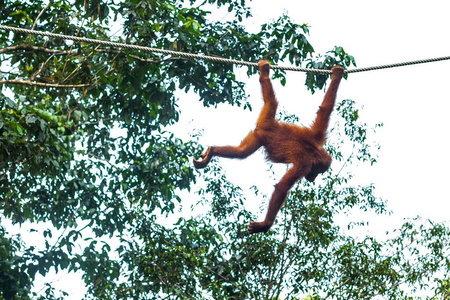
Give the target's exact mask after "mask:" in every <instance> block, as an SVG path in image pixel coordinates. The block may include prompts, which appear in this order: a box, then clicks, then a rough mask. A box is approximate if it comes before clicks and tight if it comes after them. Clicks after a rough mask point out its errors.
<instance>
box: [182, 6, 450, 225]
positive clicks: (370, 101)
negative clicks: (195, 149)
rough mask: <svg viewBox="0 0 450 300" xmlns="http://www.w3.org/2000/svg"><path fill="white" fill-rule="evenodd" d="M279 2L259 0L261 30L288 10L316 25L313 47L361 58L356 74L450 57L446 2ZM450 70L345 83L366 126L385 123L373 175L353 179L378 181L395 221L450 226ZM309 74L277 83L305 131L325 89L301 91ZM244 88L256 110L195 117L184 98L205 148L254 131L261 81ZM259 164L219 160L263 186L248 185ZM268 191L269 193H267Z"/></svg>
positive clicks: (387, 73)
mask: <svg viewBox="0 0 450 300" xmlns="http://www.w3.org/2000/svg"><path fill="white" fill-rule="evenodd" d="M273 3H274V2H273V1H270V2H269V1H265V0H264V1H254V2H253V4H252V5H253V9H252V12H253V15H254V22H255V23H254V24H253V25H254V26H258V25H259V23H263V22H267V21H270V20H274V19H277V18H278V17H279V16H280V15H281V14H282V13H283V12H286V13H288V15H289V16H290V17H291V18H292V20H293V21H294V22H297V23H307V24H308V25H309V26H310V37H309V40H310V42H311V44H312V45H313V46H314V47H315V50H316V52H317V53H325V52H326V51H329V50H331V49H333V47H334V46H335V45H336V46H342V47H344V49H345V50H346V51H347V52H348V53H349V54H351V55H353V56H354V57H355V59H356V61H357V64H358V67H369V66H375V65H382V64H390V63H397V62H405V61H411V60H418V59H424V58H434V57H441V56H450V40H449V39H448V37H447V36H448V31H449V29H450V18H449V17H448V11H449V8H450V2H448V1H434V0H431V1H426V2H425V1H392V0H382V1H376V2H374V1H371V2H368V1H331V0H329V1H288V0H278V1H276V2H275V3H276V4H277V5H276V7H274V6H273ZM265 4H267V5H265ZM219 19H220V18H219ZM449 68H450V61H443V62H435V63H428V64H422V65H414V66H407V67H400V68H394V69H386V70H379V71H370V72H364V73H355V74H350V75H349V78H348V80H346V81H343V82H341V86H340V89H339V92H338V101H339V100H340V99H352V100H354V101H356V105H357V106H358V107H360V106H364V109H363V110H362V119H361V121H363V122H367V123H368V124H375V123H379V122H382V123H384V127H383V128H381V129H379V130H378V134H377V135H376V136H375V138H376V140H378V141H379V143H380V145H381V147H382V148H381V151H380V152H379V160H378V161H379V163H378V164H376V165H375V167H373V168H371V169H370V172H364V173H363V174H358V173H356V176H360V177H363V178H361V180H363V181H364V180H365V181H368V182H374V183H375V186H376V193H377V195H378V196H380V197H382V198H385V199H388V200H389V209H391V210H393V211H394V213H395V214H396V216H397V217H400V218H403V217H414V216H416V215H421V216H423V217H426V218H432V219H433V220H436V221H437V220H447V219H448V218H447V211H446V209H445V208H446V207H447V206H448V203H449V200H450V197H449V195H448V193H447V190H446V184H447V183H448V182H449V181H450V175H449V173H448V169H449V166H450V161H449V160H448V159H447V157H446V155H447V152H448V151H447V149H446V148H447V146H448V144H449V143H448V139H447V135H448V131H449V129H450V122H448V120H447V119H448V118H447V114H448V113H447V110H448V109H450V96H449V94H448V93H446V92H445V89H446V86H447V85H448V84H449V79H450V78H449V75H448V74H449V73H450V72H449V71H448V69H449ZM237 75H238V78H239V77H240V78H241V79H242V80H245V78H246V75H245V70H242V71H240V73H238V74H237ZM304 76H305V75H304V74H303V73H295V72H288V73H287V82H288V84H287V85H286V87H282V86H281V85H279V84H275V91H276V93H277V97H278V100H279V102H280V106H282V107H283V108H284V109H286V110H287V111H288V112H289V113H295V114H297V115H299V116H300V120H301V121H302V123H303V124H309V123H310V120H311V119H312V118H313V117H314V116H315V112H316V110H317V107H318V105H319V104H320V102H321V101H322V98H323V92H322V91H319V92H316V94H315V95H313V96H312V95H311V94H310V93H309V92H308V91H307V90H306V86H304V85H303V83H304ZM299 89H300V90H299ZM246 90H247V91H248V93H249V94H250V95H251V97H250V101H251V104H252V106H253V108H254V109H253V111H252V112H242V109H241V108H229V107H227V106H226V105H221V106H219V108H218V109H214V108H209V109H207V110H206V111H199V112H197V113H195V114H194V115H190V113H189V109H188V107H187V106H185V105H189V106H190V107H192V105H195V106H197V103H192V102H191V101H189V104H185V103H186V102H185V101H180V108H181V110H182V119H181V121H182V122H185V121H186V120H189V119H192V121H193V124H194V125H193V126H194V127H195V128H198V127H199V126H201V125H198V124H204V126H205V127H204V128H205V129H204V134H203V137H202V138H201V140H200V141H201V143H202V144H204V145H205V146H207V145H223V144H231V145H236V144H238V143H239V142H240V140H241V139H242V138H243V137H244V136H245V135H246V134H247V133H248V132H249V131H250V130H251V129H253V127H254V124H255V120H256V118H257V116H258V113H259V109H260V107H261V104H262V101H261V96H260V89H259V86H258V81H257V79H256V78H253V80H252V79H250V81H249V84H247V86H246ZM199 108H200V106H199ZM230 118H232V119H234V121H233V123H234V124H233V125H234V126H233V127H232V128H228V127H227V128H225V126H224V124H225V123H226V122H227V120H228V119H230ZM185 128H186V127H185ZM261 159H262V158H261V157H258V158H249V159H247V161H248V160H250V162H247V161H246V162H231V163H229V162H226V163H225V159H222V160H221V164H222V161H223V165H227V166H228V165H230V164H231V166H230V167H229V168H227V169H226V170H227V172H228V176H233V173H234V171H233V169H236V171H235V172H236V176H238V175H241V176H242V177H243V179H242V180H244V181H245V180H246V179H247V180H249V181H250V182H249V185H252V184H255V185H257V186H258V180H251V178H252V177H253V176H254V175H255V174H259V172H260V170H257V171H254V170H252V169H251V168H253V167H254V166H255V165H256V168H258V162H259V164H261V163H260V162H261ZM262 168H265V166H262ZM239 178H240V177H239ZM244 183H245V182H244ZM258 187H259V186H258ZM270 188H272V187H270ZM267 192H268V193H271V191H270V189H269V190H268V191H267Z"/></svg>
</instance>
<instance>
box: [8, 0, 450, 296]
mask: <svg viewBox="0 0 450 300" xmlns="http://www.w3.org/2000/svg"><path fill="white" fill-rule="evenodd" d="M217 11H228V15H227V16H228V19H229V20H226V19H225V20H219V21H217V20H216V18H215V17H214V13H212V12H217ZM0 16H1V17H0V24H1V25H6V26H12V27H21V28H27V29H35V30H40V31H48V32H54V33H60V34H65V35H72V36H82V37H88V38H95V39H102V40H110V41H116V42H122V43H129V44H134V45H143V46H149V47H154V48H160V49H167V50H177V51H183V52H189V53H198V54H205V55H212V56H219V57H224V58H230V59H238V60H243V61H252V62H257V61H258V60H259V59H262V58H263V59H267V60H270V61H271V62H273V63H275V64H277V63H279V62H285V63H290V64H293V65H296V66H300V65H302V66H306V67H312V68H319V69H330V68H331V67H332V66H334V65H335V64H341V65H344V66H346V67H348V66H351V65H355V59H354V58H353V57H352V56H351V55H349V54H348V53H347V52H346V51H345V50H344V49H343V48H342V47H338V46H336V47H334V48H333V49H330V51H329V52H327V53H323V54H318V53H316V52H315V50H314V48H313V46H312V45H311V44H310V43H309V41H308V35H309V30H308V26H307V25H306V24H296V23H294V22H292V21H291V19H290V18H289V16H288V15H282V16H280V17H279V18H278V19H277V20H273V21H270V22H268V23H265V24H262V25H261V27H260V29H259V31H256V32H250V31H248V29H247V27H246V26H245V24H247V23H246V22H247V21H248V20H251V18H252V14H251V10H250V9H249V7H248V6H247V5H246V1H245V0H208V1H203V2H201V3H199V2H198V1H193V0H189V1H188V0H185V1H183V0H179V1H160V0H123V1H109V0H93V1H82V0H73V1H68V0H54V1H42V0H29V1H22V0H4V1H3V2H2V5H0ZM0 59H1V69H0V72H1V78H0V83H1V84H2V90H1V93H0V211H1V214H0V220H1V225H0V299H31V298H33V299H35V298H36V299H57V298H64V296H65V295H64V292H60V291H57V290H55V289H54V287H53V286H52V285H51V283H49V284H48V285H47V286H46V289H44V290H43V291H41V292H35V291H32V287H33V283H34V281H35V278H36V276H37V274H41V275H43V276H45V275H47V274H48V273H49V272H50V270H56V271H65V272H81V274H82V276H83V280H84V284H85V285H86V286H87V287H88V297H90V298H95V299H128V298H133V299H300V298H305V297H307V298H308V299H325V298H326V299H342V298H349V299H361V298H371V297H374V296H382V297H385V298H390V299H405V298H408V297H409V295H411V294H413V293H418V294H420V293H424V294H425V296H427V297H430V298H433V297H435V298H442V299H444V298H446V297H449V295H450V281H449V279H450V278H449V271H450V260H449V256H448V255H449V241H450V239H449V234H450V232H449V229H448V227H446V225H445V224H437V223H433V222H431V221H423V220H420V219H412V220H407V221H406V222H405V223H404V225H403V226H402V227H401V228H398V229H396V230H393V231H392V232H390V233H389V234H388V235H386V237H384V238H382V239H380V238H379V237H372V236H365V237H362V238H361V237H357V236H352V235H351V234H350V233H349V231H346V230H343V229H342V228H340V227H339V226H338V225H337V223H336V217H337V216H339V215H342V214H347V215H348V220H349V221H348V228H352V227H354V226H364V223H361V224H359V223H357V222H356V220H355V219H354V218H352V217H351V213H352V212H355V211H371V212H374V213H376V214H384V213H386V211H387V207H386V203H385V201H384V200H382V199H379V198H377V197H375V195H374V189H375V187H374V186H373V185H371V184H369V185H357V184H355V183H354V181H352V178H353V177H354V175H353V174H352V172H351V169H352V168H350V167H349V166H357V165H359V164H374V163H376V150H377V149H376V148H377V146H376V145H375V146H374V145H371V144H370V143H369V142H368V138H369V136H370V135H371V134H372V133H373V132H374V129H376V127H378V126H379V125H377V124H373V125H370V124H369V125H368V124H365V123H364V121H363V120H362V117H361V115H362V113H361V112H360V110H359V109H358V107H357V105H356V104H355V102H354V101H351V100H344V101H342V102H341V103H340V104H339V105H338V106H337V108H336V111H337V112H336V115H338V118H339V121H338V122H336V123H337V124H336V126H335V127H334V128H333V135H334V136H335V137H336V138H334V139H331V140H330V143H329V144H328V150H329V151H330V152H331V153H332V155H333V158H334V159H335V161H336V162H337V163H336V167H334V168H333V169H332V170H331V171H329V172H327V173H326V174H325V175H324V176H323V179H322V180H319V181H317V182H316V183H305V182H301V183H299V184H298V185H297V186H296V188H295V189H293V190H292V191H291V193H290V195H289V198H288V199H287V202H286V204H285V207H284V208H283V210H282V213H281V216H280V217H279V220H278V221H277V223H276V226H274V228H273V230H271V231H270V232H269V233H268V234H260V235H256V236H249V235H248V234H247V233H246V225H247V223H248V222H249V221H250V220H251V219H253V218H254V216H253V215H252V214H251V213H250V212H249V211H247V210H245V208H244V206H243V201H244V198H245V197H249V196H251V195H248V193H246V192H245V191H243V190H242V189H241V188H240V187H239V186H238V185H236V183H233V182H230V181H229V180H228V179H227V177H226V176H225V175H224V173H223V172H221V167H220V165H219V164H217V163H215V164H212V165H211V166H210V167H208V168H207V169H206V170H205V172H203V171H202V172H197V171H194V170H193V167H192V165H191V163H190V160H191V158H192V157H193V156H194V155H196V154H199V153H201V152H202V150H203V149H202V147H201V146H200V145H199V144H198V143H197V140H196V138H195V137H192V139H191V140H182V139H181V138H180V137H178V136H177V135H176V134H174V133H173V132H171V131H170V125H173V124H175V123H176V122H177V121H178V119H179V114H180V111H179V110H178V105H177V102H178V99H177V97H176V96H175V93H176V92H177V91H178V92H179V91H183V92H188V91H193V92H195V95H196V97H197V99H198V100H199V101H201V102H202V103H203V105H204V106H205V107H209V108H210V109H214V107H216V106H217V105H218V104H220V103H228V104H229V105H235V106H238V107H242V108H243V109H251V104H250V102H249V101H248V99H247V96H246V95H247V93H246V90H245V82H242V81H239V80H238V79H237V77H236V76H235V71H236V70H237V69H238V68H244V67H237V66H233V65H231V64H228V65H227V64H218V63H214V62H206V61H200V60H190V59H182V58H180V57H175V56H168V55H162V54H155V53H147V52H140V51H135V50H127V49H119V48H113V47H103V46H98V45H93V44H87V43H80V42H73V41H70V40H59V39H49V38H46V37H42V36H34V35H24V34H13V33H11V32H7V31H0ZM246 72H247V75H248V76H251V75H254V74H256V72H257V70H256V69H253V68H246ZM285 75H286V74H285V73H284V72H282V71H276V72H274V74H273V78H274V79H275V80H280V81H281V83H282V84H285V83H286V80H287V78H286V76H285ZM327 79H328V76H327V75H320V74H318V75H314V74H308V75H307V77H306V82H305V85H306V86H305V88H308V89H309V90H310V91H311V92H315V91H316V90H318V89H319V90H320V89H323V88H324V87H325V84H326V81H327ZM285 118H286V119H292V117H290V116H285ZM293 118H294V119H295V117H293ZM199 178H202V180H201V182H200V180H198V179H199ZM254 193H255V194H257V195H259V196H261V195H260V194H259V192H258V190H257V189H255V190H254ZM190 194H191V195H193V194H195V195H197V196H200V197H201V199H202V200H201V201H200V202H199V203H198V204H197V206H196V207H200V206H201V207H202V209H203V210H204V211H205V214H204V215H202V217H198V216H196V214H195V213H194V212H191V214H190V215H186V214H180V213H179V211H180V210H181V209H183V211H186V210H189V208H186V207H183V205H182V202H183V197H189V196H186V195H190ZM165 218H169V219H174V220H175V221H174V222H173V224H167V222H163V221H162V219H165ZM8 224H9V225H8ZM24 224H31V225H32V227H33V228H34V229H33V230H31V232H30V234H32V235H33V237H34V238H33V239H30V240H26V239H24V238H22V236H21V235H20V234H14V233H12V232H19V231H20V228H21V227H20V226H22V225H24ZM10 229H13V230H12V231H11V232H10ZM14 230H15V231H14ZM420 295H421V294H420Z"/></svg>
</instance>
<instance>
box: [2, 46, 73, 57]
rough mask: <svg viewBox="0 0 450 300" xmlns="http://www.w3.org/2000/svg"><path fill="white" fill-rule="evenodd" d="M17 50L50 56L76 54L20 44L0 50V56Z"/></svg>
mask: <svg viewBox="0 0 450 300" xmlns="http://www.w3.org/2000/svg"><path fill="white" fill-rule="evenodd" d="M18 50H26V51H39V52H45V53H52V54H59V55H61V54H78V51H63V50H56V49H49V48H45V47H37V46H32V45H27V44H20V45H16V46H11V47H5V48H3V49H0V54H3V53H8V52H15V51H18Z"/></svg>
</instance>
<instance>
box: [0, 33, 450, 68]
mask: <svg viewBox="0 0 450 300" xmlns="http://www.w3.org/2000/svg"><path fill="white" fill-rule="evenodd" d="M0 29H1V30H5V31H12V32H15V33H23V34H32V35H41V36H48V37H51V38H58V39H64V40H71V41H77V42H84V43H91V44H98V45H104V46H110V47H118V48H124V49H131V50H140V51H144V52H152V53H161V54H166V55H172V56H178V57H183V58H190V59H199V60H206V61H212V62H218V63H227V64H234V65H241V66H248V67H255V68H258V64H257V63H253V62H247V61H242V60H236V59H228V58H222V57H217V56H210V55H202V54H193V53H186V52H180V51H172V50H163V49H158V48H151V47H145V46H137V45H130V44H125V43H116V42H110V41H102V40H97V39H91V38H84V37H78V36H70V35H64V34H57V33H51V32H44V31H37V30H30V29H23V28H17V27H9V26H3V25H0ZM443 60H450V56H444V57H437V58H430V59H422V60H415V61H408V62H402V63H395V64H388V65H380V66H373V67H366V68H355V69H350V70H345V73H358V72H367V71H373V70H381V69H388V68H396V67H403V66H409V65H417V64H424V63H430V62H437V61H443ZM270 68H271V69H274V70H285V71H297V72H307V73H316V74H331V70H322V69H309V68H302V67H294V66H277V65H271V66H270Z"/></svg>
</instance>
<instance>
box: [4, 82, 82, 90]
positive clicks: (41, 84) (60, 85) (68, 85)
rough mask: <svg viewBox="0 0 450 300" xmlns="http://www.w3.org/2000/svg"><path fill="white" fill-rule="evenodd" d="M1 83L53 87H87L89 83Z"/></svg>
mask: <svg viewBox="0 0 450 300" xmlns="http://www.w3.org/2000/svg"><path fill="white" fill-rule="evenodd" d="M2 84H22V85H30V86H41V87H55V88H65V89H71V88H83V87H89V86H91V84H57V83H44V82H36V81H29V80H27V81H22V80H0V85H2Z"/></svg>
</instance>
